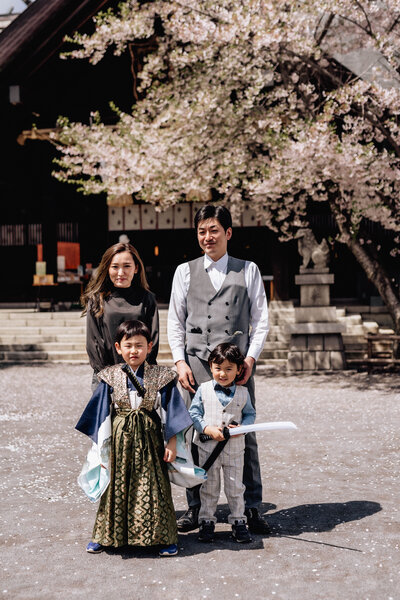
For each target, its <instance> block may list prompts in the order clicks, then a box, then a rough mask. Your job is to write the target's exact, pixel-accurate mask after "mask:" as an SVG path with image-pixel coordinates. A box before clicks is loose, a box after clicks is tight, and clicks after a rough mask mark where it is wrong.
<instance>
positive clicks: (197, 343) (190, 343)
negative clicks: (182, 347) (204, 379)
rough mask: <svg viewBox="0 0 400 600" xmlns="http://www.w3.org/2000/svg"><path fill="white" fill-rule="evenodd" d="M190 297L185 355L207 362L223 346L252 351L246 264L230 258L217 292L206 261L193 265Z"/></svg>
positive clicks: (199, 260) (191, 265) (191, 267)
mask: <svg viewBox="0 0 400 600" xmlns="http://www.w3.org/2000/svg"><path fill="white" fill-rule="evenodd" d="M188 264H189V268H190V285H189V290H188V295H187V310H188V315H187V319H186V351H187V353H188V354H190V355H193V356H197V357H198V358H201V359H203V360H207V359H208V356H209V354H210V352H211V350H213V349H214V348H215V346H217V345H218V344H221V343H222V342H229V343H231V344H236V345H237V346H239V348H240V350H241V352H242V353H243V354H244V355H246V353H247V350H248V347H249V325H250V299H249V295H248V291H247V287H246V282H245V278H244V267H245V261H244V260H240V259H238V258H232V257H231V256H229V258H228V267H227V273H226V277H225V280H224V283H223V284H222V287H221V289H220V290H219V291H218V292H217V291H216V289H215V288H214V286H213V284H212V283H211V279H210V277H209V275H208V273H207V272H206V271H205V269H204V257H200V258H197V259H195V260H192V261H190V262H189V263H188Z"/></svg>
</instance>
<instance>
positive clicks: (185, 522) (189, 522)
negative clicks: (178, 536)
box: [176, 506, 200, 531]
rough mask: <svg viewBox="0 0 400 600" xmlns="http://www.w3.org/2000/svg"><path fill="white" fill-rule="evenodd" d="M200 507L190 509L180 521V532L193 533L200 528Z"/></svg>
mask: <svg viewBox="0 0 400 600" xmlns="http://www.w3.org/2000/svg"><path fill="white" fill-rule="evenodd" d="M199 510H200V507H199V506H195V507H194V508H189V509H188V510H187V511H186V512H185V513H184V514H183V515H182V516H181V517H179V519H178V520H177V522H176V524H177V527H178V531H193V529H197V528H198V526H199Z"/></svg>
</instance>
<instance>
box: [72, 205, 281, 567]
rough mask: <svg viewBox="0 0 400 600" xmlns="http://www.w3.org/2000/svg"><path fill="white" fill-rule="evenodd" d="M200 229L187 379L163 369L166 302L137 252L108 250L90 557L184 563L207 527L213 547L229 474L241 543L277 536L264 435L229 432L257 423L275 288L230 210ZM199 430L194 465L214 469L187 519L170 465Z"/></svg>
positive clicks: (186, 324) (187, 289)
mask: <svg viewBox="0 0 400 600" xmlns="http://www.w3.org/2000/svg"><path fill="white" fill-rule="evenodd" d="M194 226H195V230H196V234H197V239H198V243H199V246H200V248H201V250H202V251H203V255H202V256H201V257H200V258H197V259H195V260H191V261H189V262H186V263H183V264H181V265H179V266H178V267H177V269H176V272H175V275H174V279H173V283H172V291H171V298H170V304H169V312H168V341H169V345H170V347H171V351H172V355H173V361H174V363H175V370H173V369H170V368H169V367H165V366H161V365H157V352H158V345H159V318H158V310H157V304H156V300H155V297H154V295H153V294H152V293H151V292H150V290H149V286H148V283H147V279H146V274H145V269H144V265H143V262H142V260H141V258H140V256H139V253H138V252H137V250H136V249H135V248H134V247H133V246H132V245H131V244H129V243H118V244H115V245H114V246H112V247H111V248H109V249H108V250H107V251H106V252H105V253H104V255H103V257H102V260H101V262H100V264H99V266H98V268H97V269H96V272H95V274H94V276H93V278H92V280H91V281H90V282H89V284H88V286H87V288H86V290H85V291H84V293H83V296H82V303H83V306H84V313H85V314H86V317H87V352H88V356H89V361H90V364H91V366H92V367H93V382H92V391H93V396H92V398H91V400H90V402H89V404H88V406H87V407H86V409H85V411H84V412H83V414H82V417H81V418H80V420H79V422H78V424H77V429H78V430H80V431H82V432H83V433H86V434H87V435H89V436H90V437H92V439H94V437H93V435H94V434H93V431H94V430H93V427H92V416H93V414H95V415H96V418H98V417H99V414H100V413H101V411H106V412H107V411H109V413H110V423H111V425H110V438H109V450H108V452H107V456H106V457H104V462H106V461H107V464H109V470H108V471H107V473H108V480H107V485H106V486H104V487H105V489H104V491H103V492H102V494H101V498H100V505H99V508H98V511H97V515H96V519H95V524H94V528H93V534H92V539H91V541H90V542H89V544H88V545H87V548H86V550H87V551H88V552H90V553H99V552H102V551H103V550H104V549H106V548H112V547H114V548H118V547H122V546H125V545H131V546H154V547H155V548H157V551H158V553H159V555H160V556H174V555H176V554H177V552H178V545H177V544H178V538H177V535H178V531H182V532H187V531H192V530H195V529H197V528H199V536H198V539H199V541H201V542H212V541H213V540H214V536H215V523H216V510H217V503H218V499H219V494H220V488H221V471H222V474H223V481H224V491H225V495H226V497H227V500H228V504H229V510H230V514H229V517H228V521H229V523H230V524H231V526H232V536H233V539H234V540H236V541H237V542H239V543H247V542H250V541H251V536H250V533H259V534H266V533H269V527H268V524H267V522H266V521H265V520H264V519H263V518H262V516H261V514H260V505H261V501H262V482H261V473H260V465H259V458H258V449H257V441H256V437H255V433H247V434H246V435H231V436H230V437H229V439H228V441H226V437H227V436H226V431H227V429H228V430H231V431H232V430H233V428H235V427H237V426H238V425H251V424H252V423H254V421H255V418H256V410H255V388H254V367H255V363H256V361H257V359H258V357H259V355H260V353H261V351H262V348H263V346H264V342H265V339H266V336H267V333H268V309H267V300H266V296H265V291H264V285H263V281H262V277H261V275H260V272H259V269H258V267H257V266H256V265H255V264H254V263H253V262H251V261H246V260H240V259H237V258H233V257H232V256H230V255H228V252H227V249H228V241H229V240H230V239H231V237H232V218H231V214H230V212H229V211H228V209H227V208H225V207H224V206H215V205H205V206H204V207H202V208H201V209H200V210H199V211H198V212H197V213H196V215H195V219H194ZM192 432H193V437H192V446H191V452H192V456H193V460H194V462H195V463H196V464H198V465H200V466H203V465H205V464H206V463H207V460H208V461H209V462H210V457H212V458H211V461H212V465H211V466H210V467H209V468H208V472H207V478H206V480H205V481H204V482H203V483H202V484H201V485H197V486H194V487H191V488H188V489H187V490H186V495H187V501H188V509H187V511H186V512H185V513H184V514H183V515H182V516H181V517H180V518H179V519H178V520H176V516H175V510H174V506H173V502H172V496H171V487H170V480H169V476H168V464H169V463H172V462H174V461H175V459H176V453H177V435H178V436H179V435H181V434H182V433H184V434H185V435H186V436H188V433H189V435H192ZM216 448H218V451H217V452H216ZM101 466H104V465H101Z"/></svg>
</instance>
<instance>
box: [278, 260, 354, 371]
mask: <svg viewBox="0 0 400 600" xmlns="http://www.w3.org/2000/svg"><path fill="white" fill-rule="evenodd" d="M295 281H296V284H297V285H300V306H299V307H298V308H295V323H294V324H291V325H288V327H287V330H288V332H289V333H290V335H291V338H290V352H289V358H288V369H289V370H290V371H331V370H340V369H343V368H344V367H345V360H344V348H343V340H342V332H344V331H345V329H346V328H345V325H343V324H342V323H339V322H338V320H337V316H336V308H335V307H334V306H330V288H329V286H330V285H331V284H332V283H333V282H334V275H333V274H332V273H329V272H328V269H327V268H325V269H321V271H320V272H316V271H315V270H314V269H304V268H301V273H300V274H299V275H296V280H295Z"/></svg>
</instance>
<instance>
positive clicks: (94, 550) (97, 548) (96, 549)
mask: <svg viewBox="0 0 400 600" xmlns="http://www.w3.org/2000/svg"><path fill="white" fill-rule="evenodd" d="M103 550H104V546H102V545H101V544H98V543H97V542H89V543H88V545H87V546H86V552H90V554H99V553H100V552H103Z"/></svg>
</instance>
